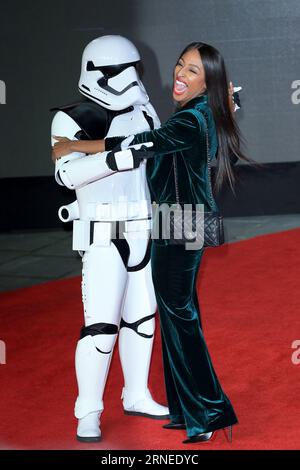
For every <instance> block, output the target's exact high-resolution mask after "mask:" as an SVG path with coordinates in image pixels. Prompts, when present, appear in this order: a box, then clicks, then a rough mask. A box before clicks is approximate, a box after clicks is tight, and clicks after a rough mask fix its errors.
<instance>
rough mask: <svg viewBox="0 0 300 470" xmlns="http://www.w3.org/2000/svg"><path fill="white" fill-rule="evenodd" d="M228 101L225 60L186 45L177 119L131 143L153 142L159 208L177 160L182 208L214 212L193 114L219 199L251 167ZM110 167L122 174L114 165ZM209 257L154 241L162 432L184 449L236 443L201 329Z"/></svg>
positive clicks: (60, 149)
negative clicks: (166, 416)
mask: <svg viewBox="0 0 300 470" xmlns="http://www.w3.org/2000/svg"><path fill="white" fill-rule="evenodd" d="M231 93H232V86H231V87H229V83H228V80H227V74H226V68H225V64H224V60H223V57H222V55H221V54H220V52H219V51H218V50H217V49H215V48H214V47H212V46H210V45H208V44H205V43H202V42H193V43H191V44H189V45H188V46H187V47H186V48H185V49H184V50H183V52H182V53H181V54H180V56H179V59H178V61H177V63H176V66H175V69H174V76H173V99H174V101H175V103H176V105H177V106H176V110H175V112H174V114H173V115H172V116H171V117H170V119H169V120H168V121H167V122H166V123H165V124H164V125H162V126H161V127H160V128H159V129H154V130H152V131H147V132H142V133H139V134H137V135H135V136H132V139H131V142H130V145H135V144H141V143H145V142H153V147H151V148H149V150H150V151H152V152H155V153H154V158H153V159H149V160H148V162H147V177H148V182H149V187H150V190H151V194H152V197H153V199H154V200H155V201H156V203H157V204H163V203H167V204H171V205H172V204H174V203H175V202H176V191H175V184H174V178H173V159H172V155H173V154H175V155H176V157H177V164H178V170H177V171H178V190H179V193H180V195H181V203H183V204H193V205H195V204H203V206H204V211H211V210H215V209H217V208H216V206H215V205H214V206H213V207H212V203H211V199H210V198H209V189H208V168H207V158H206V156H207V153H206V152H207V149H206V134H205V127H204V125H199V121H198V119H197V118H195V115H194V113H192V112H190V111H191V110H196V111H199V113H202V115H204V116H205V118H206V122H207V128H208V136H209V147H210V155H211V158H212V159H214V158H215V159H216V174H215V186H214V188H215V190H216V191H218V190H219V189H220V188H221V186H222V185H223V183H224V182H225V181H227V182H228V183H229V185H230V187H231V189H232V190H233V191H234V184H235V177H234V172H233V164H234V163H236V162H237V161H238V160H243V161H245V162H248V163H254V161H253V160H252V159H250V158H248V157H247V156H245V155H244V154H243V152H242V150H241V135H240V131H239V127H238V125H237V123H236V122H235V119H234V116H233V109H232V104H231V103H232V97H231ZM122 139H124V137H122V138H113V137H112V138H106V139H104V140H102V141H79V142H76V141H67V140H66V139H60V142H58V143H57V144H55V146H54V149H53V151H54V158H59V157H60V156H62V155H66V154H68V153H71V152H73V151H80V152H85V153H97V152H102V151H104V150H111V149H113V148H115V146H116V144H118V143H119V142H120V141H121V140H122ZM58 140H59V138H58ZM129 140H130V139H129ZM110 157H111V156H110ZM107 162H108V164H109V165H110V167H113V168H114V169H115V170H117V166H115V162H114V163H113V160H112V159H111V158H110V159H109V158H108V159H107ZM204 250H205V248H204V247H201V248H199V249H194V250H186V249H185V246H184V245H173V244H171V243H170V240H168V239H155V240H153V243H152V250H151V265H152V277H153V282H154V288H155V293H156V299H157V304H158V311H159V316H160V325H161V337H162V351H163V364H164V375H165V384H166V392H167V399H168V405H169V410H170V423H169V424H167V425H165V426H164V427H165V428H167V429H186V431H187V436H188V439H186V440H185V441H183V442H184V443H193V442H201V441H207V440H209V439H212V436H213V434H214V431H216V430H218V429H222V428H227V427H229V429H230V436H231V426H232V425H233V424H236V423H237V422H238V421H237V417H236V415H235V412H234V410H233V407H232V405H231V403H230V401H229V399H228V397H227V396H226V394H225V393H224V392H223V390H222V388H221V385H220V383H219V381H218V378H217V375H216V373H215V371H214V368H213V365H212V362H211V359H210V356H209V353H208V350H207V346H206V343H205V340H204V337H203V332H202V328H201V320H200V309H199V303H198V299H197V293H196V277H197V273H198V269H199V266H200V262H201V259H202V255H203V253H204Z"/></svg>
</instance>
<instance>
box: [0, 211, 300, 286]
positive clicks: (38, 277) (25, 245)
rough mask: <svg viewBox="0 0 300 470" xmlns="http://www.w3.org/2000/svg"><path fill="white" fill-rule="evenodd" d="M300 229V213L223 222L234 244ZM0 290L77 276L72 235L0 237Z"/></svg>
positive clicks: (42, 233)
mask: <svg viewBox="0 0 300 470" xmlns="http://www.w3.org/2000/svg"><path fill="white" fill-rule="evenodd" d="M298 227H300V214H288V215H273V216H267V215H265V216H259V217H230V218H225V219H224V228H225V236H226V240H227V241H228V242H230V243H234V242H236V241H239V240H245V239H248V238H251V237H255V236H257V235H261V234H267V233H274V232H279V231H282V230H289V229H293V228H298ZM0 242H1V244H0V291H2V292H3V291H9V290H13V289H18V288H20V287H28V286H32V285H34V284H40V283H42V282H47V281H49V280H51V279H62V278H67V277H71V276H76V275H79V274H80V271H81V258H80V256H79V255H78V253H77V252H74V251H72V233H71V232H66V231H64V230H63V229H61V230H52V231H40V232H37V231H35V232H26V233H2V234H0Z"/></svg>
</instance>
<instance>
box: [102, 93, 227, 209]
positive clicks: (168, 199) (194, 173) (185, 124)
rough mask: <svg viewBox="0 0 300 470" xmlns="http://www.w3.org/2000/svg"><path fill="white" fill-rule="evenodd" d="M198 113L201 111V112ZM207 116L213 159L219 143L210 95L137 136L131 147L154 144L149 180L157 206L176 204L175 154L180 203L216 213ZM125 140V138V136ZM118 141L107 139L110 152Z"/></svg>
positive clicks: (194, 99) (106, 143) (192, 102)
mask: <svg viewBox="0 0 300 470" xmlns="http://www.w3.org/2000/svg"><path fill="white" fill-rule="evenodd" d="M195 111H200V113H198V112H196V113H195ZM201 113H203V114H204V115H205V118H206V120H207V124H208V135H209V145H210V158H211V160H213V159H214V158H215V157H216V153H217V148H218V141H217V134H216V128H215V123H214V119H213V115H212V111H211V108H210V106H209V104H208V97H207V94H206V93H205V94H203V95H201V96H198V97H196V98H193V99H191V100H190V101H189V102H188V103H186V104H185V105H184V106H182V107H181V108H179V109H178V110H177V111H175V112H174V114H173V115H172V116H171V117H170V118H169V119H168V120H167V121H166V123H165V124H163V125H162V126H161V127H160V128H159V129H154V130H151V131H145V132H141V133H139V134H135V136H134V139H133V141H132V142H130V145H135V144H141V143H144V142H153V147H151V148H149V150H150V151H152V152H153V151H154V152H155V154H154V158H153V159H149V160H147V179H148V184H149V188H150V192H151V198H152V201H153V202H154V201H155V202H156V203H157V204H162V203H168V204H175V203H176V192H175V180H174V169H173V154H175V155H176V156H177V175H178V190H179V202H180V203H181V204H193V205H194V204H204V210H205V211H210V210H217V209H218V208H217V206H216V203H215V201H214V200H212V199H211V197H210V191H209V185H208V169H207V149H206V134H205V122H204V119H203V116H202V114H201ZM124 138H125V137H124ZM116 143H117V141H116V138H114V137H112V138H107V139H105V148H106V150H111V149H112V148H113V147H114V146H115V145H116Z"/></svg>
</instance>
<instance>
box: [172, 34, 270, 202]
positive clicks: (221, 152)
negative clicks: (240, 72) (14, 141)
mask: <svg viewBox="0 0 300 470" xmlns="http://www.w3.org/2000/svg"><path fill="white" fill-rule="evenodd" d="M192 49H197V50H198V52H199V54H200V58H201V61H202V64H203V67H204V72H205V82H206V92H207V95H208V104H209V106H210V108H211V110H212V114H213V118H214V121H215V125H216V132H217V138H218V152H217V164H216V174H215V183H214V189H215V190H216V192H218V191H219V190H220V189H221V187H222V186H223V183H224V182H225V181H228V183H229V185H230V187H231V189H232V191H233V193H234V194H235V191H234V186H235V183H236V175H235V174H234V171H233V165H234V164H235V163H237V161H238V160H243V161H245V162H247V163H248V164H251V165H253V166H256V167H261V166H262V165H261V164H259V163H258V162H256V161H255V160H253V159H252V158H250V157H248V156H246V155H245V154H244V153H243V152H242V150H241V143H243V144H245V139H244V138H243V136H242V135H241V131H240V129H239V126H238V124H237V122H236V120H235V118H234V116H233V114H232V111H231V109H230V106H229V92H228V90H229V82H228V80H227V72H226V67H225V62H224V59H223V57H222V55H221V54H220V52H219V51H218V50H217V49H216V48H215V47H213V46H210V45H209V44H205V43H204V42H192V43H190V44H188V45H187V46H186V47H185V48H184V50H183V51H182V53H181V54H180V56H179V59H180V58H181V57H182V56H183V55H184V54H185V53H186V52H188V51H190V50H192ZM179 59H178V60H179Z"/></svg>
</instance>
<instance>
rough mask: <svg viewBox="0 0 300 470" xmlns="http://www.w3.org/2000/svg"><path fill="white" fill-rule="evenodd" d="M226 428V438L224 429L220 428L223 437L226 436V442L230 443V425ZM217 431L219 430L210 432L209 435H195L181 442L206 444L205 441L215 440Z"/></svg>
mask: <svg viewBox="0 0 300 470" xmlns="http://www.w3.org/2000/svg"><path fill="white" fill-rule="evenodd" d="M227 427H228V428H229V431H228V436H227V434H226V431H225V429H226V428H222V429H223V431H224V433H225V436H226V438H227V440H228V442H230V443H231V442H232V425H230V426H227ZM217 431H219V430H216V431H212V432H211V433H201V434H196V436H192V437H189V438H188V439H185V440H184V441H182V442H183V444H194V443H196V442H207V441H210V442H212V441H213V440H215V438H216V435H217ZM208 434H210V435H209V436H208Z"/></svg>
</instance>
